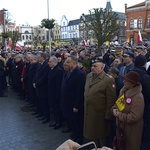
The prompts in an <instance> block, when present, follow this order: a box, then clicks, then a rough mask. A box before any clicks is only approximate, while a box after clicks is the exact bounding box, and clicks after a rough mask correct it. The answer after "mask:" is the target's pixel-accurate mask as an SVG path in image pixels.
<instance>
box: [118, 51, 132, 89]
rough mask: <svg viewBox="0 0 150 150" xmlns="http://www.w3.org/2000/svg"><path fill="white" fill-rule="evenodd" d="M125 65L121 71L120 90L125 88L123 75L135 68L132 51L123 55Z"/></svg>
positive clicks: (119, 78) (119, 76)
mask: <svg viewBox="0 0 150 150" xmlns="http://www.w3.org/2000/svg"><path fill="white" fill-rule="evenodd" d="M122 56H123V63H124V66H122V67H121V68H120V70H119V75H118V81H119V89H121V88H122V87H123V80H122V75H126V74H127V73H128V72H129V71H130V70H133V68H134V54H133V53H132V52H130V51H128V52H125V53H124V54H123V55H122Z"/></svg>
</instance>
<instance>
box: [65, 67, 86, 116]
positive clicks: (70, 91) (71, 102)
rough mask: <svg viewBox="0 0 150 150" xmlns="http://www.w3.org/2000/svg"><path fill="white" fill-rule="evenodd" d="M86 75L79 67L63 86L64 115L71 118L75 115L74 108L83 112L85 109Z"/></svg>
mask: <svg viewBox="0 0 150 150" xmlns="http://www.w3.org/2000/svg"><path fill="white" fill-rule="evenodd" d="M85 78H86V77H85V75H84V73H83V72H82V71H80V69H79V68H78V67H76V68H75V69H74V70H73V71H72V73H71V75H70V76H69V78H68V79H65V83H64V86H63V96H64V97H63V102H62V105H63V115H64V116H65V117H66V118H70V117H72V115H73V108H77V109H78V110H79V112H78V113H82V112H83V108H84V106H83V105H84V86H85Z"/></svg>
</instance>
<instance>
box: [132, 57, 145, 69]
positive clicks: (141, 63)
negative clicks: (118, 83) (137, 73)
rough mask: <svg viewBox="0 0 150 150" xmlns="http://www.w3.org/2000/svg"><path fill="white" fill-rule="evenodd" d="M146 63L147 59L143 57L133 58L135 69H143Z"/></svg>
mask: <svg viewBox="0 0 150 150" xmlns="http://www.w3.org/2000/svg"><path fill="white" fill-rule="evenodd" d="M146 62H147V59H146V57H145V56H143V55H139V56H137V57H136V58H135V61H134V65H135V66H136V67H143V66H144V65H145V64H146Z"/></svg>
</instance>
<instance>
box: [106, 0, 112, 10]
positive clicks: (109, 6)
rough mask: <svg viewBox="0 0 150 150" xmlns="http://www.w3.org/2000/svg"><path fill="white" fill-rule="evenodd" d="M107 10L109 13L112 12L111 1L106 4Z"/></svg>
mask: <svg viewBox="0 0 150 150" xmlns="http://www.w3.org/2000/svg"><path fill="white" fill-rule="evenodd" d="M106 9H107V10H109V11H111V10H112V7H111V2H110V0H107V3H106Z"/></svg>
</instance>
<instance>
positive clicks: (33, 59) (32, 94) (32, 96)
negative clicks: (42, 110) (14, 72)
mask: <svg viewBox="0 0 150 150" xmlns="http://www.w3.org/2000/svg"><path fill="white" fill-rule="evenodd" d="M38 65H39V63H38V58H37V56H36V55H31V56H30V68H29V71H28V75H27V76H28V80H27V88H28V96H29V97H28V98H29V102H31V103H32V104H33V105H34V106H35V107H36V110H35V113H33V114H35V115H36V114H38V110H39V102H38V98H37V95H36V91H35V88H34V87H33V84H32V82H33V79H34V76H35V73H36V71H37V68H38Z"/></svg>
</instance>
